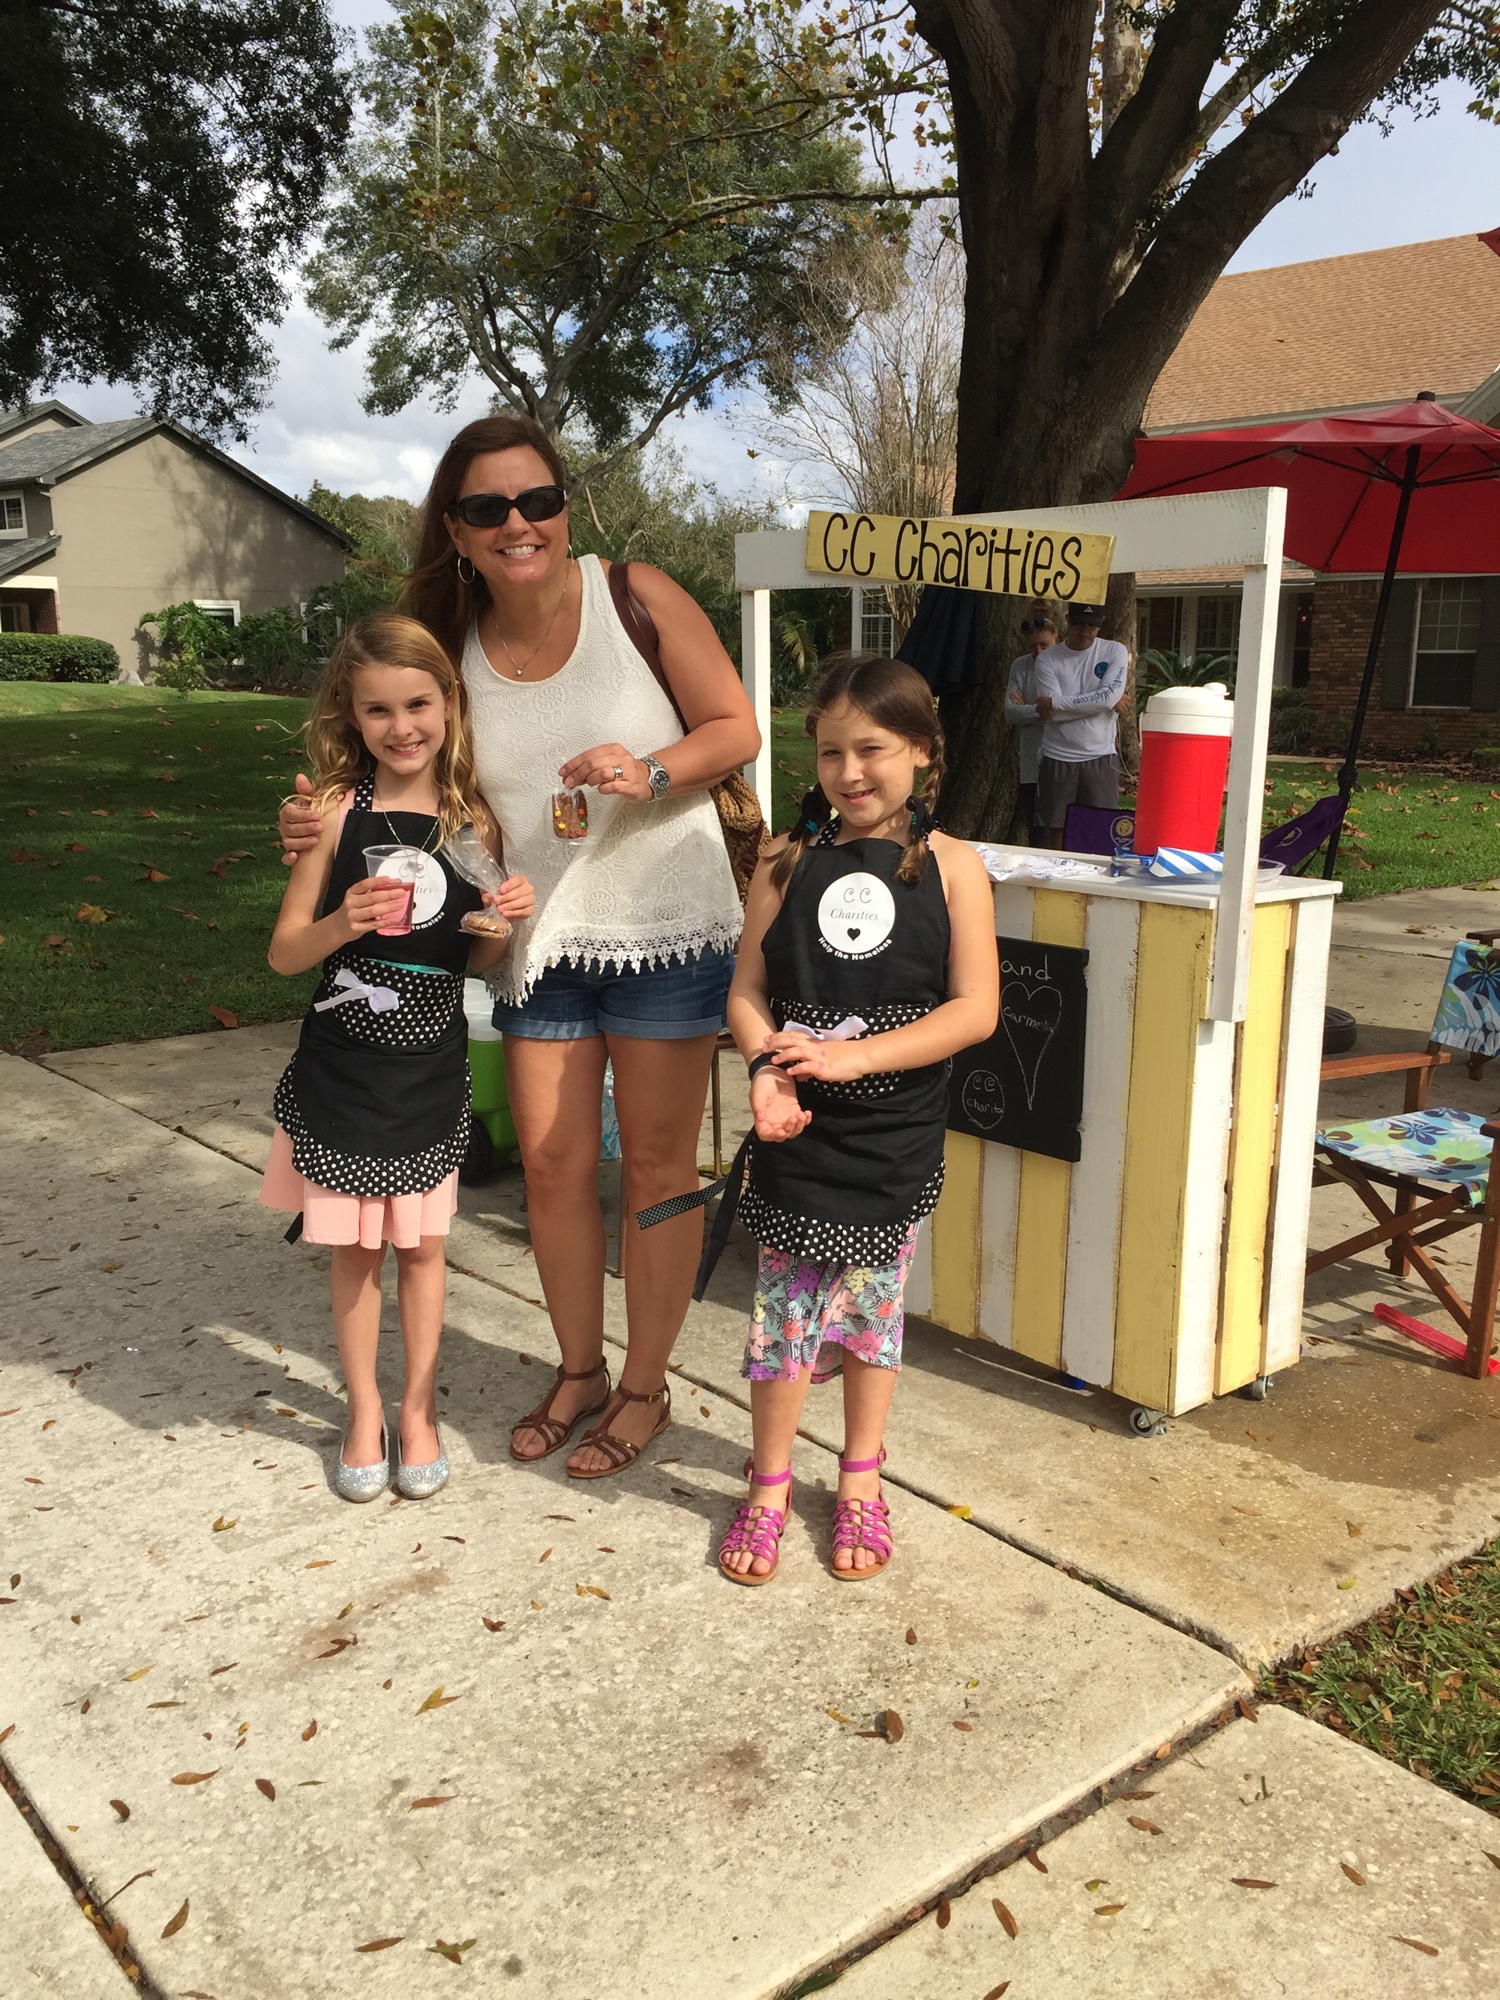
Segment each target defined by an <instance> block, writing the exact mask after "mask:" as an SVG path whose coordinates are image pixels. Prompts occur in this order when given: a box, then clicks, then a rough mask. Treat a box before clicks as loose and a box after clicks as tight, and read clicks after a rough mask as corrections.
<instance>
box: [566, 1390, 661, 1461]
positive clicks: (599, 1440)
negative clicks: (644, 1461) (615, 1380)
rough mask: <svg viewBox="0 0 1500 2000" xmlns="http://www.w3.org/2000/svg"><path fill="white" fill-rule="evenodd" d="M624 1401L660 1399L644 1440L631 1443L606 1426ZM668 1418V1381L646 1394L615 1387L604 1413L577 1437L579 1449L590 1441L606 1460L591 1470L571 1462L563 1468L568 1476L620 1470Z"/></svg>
mask: <svg viewBox="0 0 1500 2000" xmlns="http://www.w3.org/2000/svg"><path fill="white" fill-rule="evenodd" d="M627 1403H660V1404H661V1405H662V1412H661V1415H660V1417H658V1419H657V1421H656V1425H655V1428H654V1429H653V1430H652V1432H651V1435H650V1437H648V1438H647V1439H646V1441H645V1444H632V1443H631V1441H630V1439H629V1438H622V1437H615V1436H614V1435H613V1434H612V1433H611V1431H610V1428H609V1426H610V1424H611V1422H612V1421H613V1420H614V1418H615V1417H617V1416H618V1415H619V1413H620V1411H621V1410H622V1409H624V1407H625V1405H626V1404H627ZM671 1421H672V1389H671V1385H670V1384H669V1383H667V1382H663V1383H662V1385H661V1387H660V1388H659V1389H653V1390H652V1391H651V1393H650V1395H649V1396H642V1395H638V1394H637V1392H636V1391H635V1390H634V1389H623V1388H622V1389H616V1391H615V1393H614V1394H613V1395H612V1396H611V1397H610V1399H609V1402H608V1404H607V1405H606V1406H605V1410H604V1414H603V1416H602V1417H600V1419H599V1421H598V1423H597V1424H595V1425H594V1428H593V1429H592V1430H590V1431H585V1432H584V1434H583V1436H582V1437H581V1438H580V1439H579V1440H578V1447H577V1448H578V1450H579V1451H582V1450H583V1448H584V1446H585V1445H586V1444H589V1445H592V1446H593V1447H594V1449H595V1450H596V1451H602V1452H603V1453H604V1455H605V1457H606V1458H607V1459H608V1460H609V1464H608V1465H601V1466H600V1467H599V1468H598V1469H597V1470H596V1471H593V1472H575V1471H574V1470H573V1468H572V1466H571V1465H570V1466H568V1467H567V1468H566V1469H567V1474H568V1477H569V1479H608V1478H609V1477H610V1476H611V1474H613V1473H616V1472H623V1471H624V1470H625V1468H626V1466H627V1465H634V1464H635V1462H636V1460H637V1459H638V1458H639V1457H640V1455H641V1453H642V1452H643V1451H644V1450H645V1449H646V1445H648V1444H650V1443H651V1441H652V1439H653V1438H659V1437H660V1436H661V1434H662V1432H663V1431H664V1430H665V1429H666V1428H667V1426H668V1425H669V1424H670V1423H671Z"/></svg>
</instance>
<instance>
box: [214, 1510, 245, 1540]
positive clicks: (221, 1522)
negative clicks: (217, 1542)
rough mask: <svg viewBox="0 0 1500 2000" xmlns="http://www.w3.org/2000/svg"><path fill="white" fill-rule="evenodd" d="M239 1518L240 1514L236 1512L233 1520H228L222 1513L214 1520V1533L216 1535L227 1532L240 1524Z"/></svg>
mask: <svg viewBox="0 0 1500 2000" xmlns="http://www.w3.org/2000/svg"><path fill="white" fill-rule="evenodd" d="M239 1519H240V1517H239V1515H238V1514H236V1515H235V1517H234V1519H233V1520H232V1521H226V1520H225V1519H224V1516H223V1515H222V1514H221V1515H220V1516H219V1518H218V1520H217V1521H215V1522H214V1533H215V1534H216V1535H223V1534H227V1533H228V1531H229V1530H230V1529H231V1528H234V1527H238V1526H239Z"/></svg>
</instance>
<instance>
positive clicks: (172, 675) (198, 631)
mask: <svg viewBox="0 0 1500 2000" xmlns="http://www.w3.org/2000/svg"><path fill="white" fill-rule="evenodd" d="M140 624H141V626H142V627H144V626H147V625H154V626H155V627H156V650H157V660H156V678H157V679H158V680H159V681H160V682H161V683H162V684H163V686H165V687H169V688H175V689H176V691H177V693H178V694H191V693H192V692H193V690H194V689H196V688H206V687H207V686H208V669H209V668H210V667H212V668H214V669H215V671H216V672H222V671H223V670H224V669H225V668H227V667H228V666H229V664H230V662H231V661H232V660H233V659H234V657H235V654H236V653H237V652H238V651H239V645H238V640H237V637H236V633H235V628H234V627H233V626H232V625H226V624H224V622H223V621H222V619H218V618H212V617H210V616H209V614H208V612H206V611H202V610H200V609H199V607H198V606H197V605H196V604H191V603H187V604H169V605H167V607H166V609H165V610H163V611H147V612H145V613H144V614H143V615H142V617H141V621H140ZM138 629H139V628H138Z"/></svg>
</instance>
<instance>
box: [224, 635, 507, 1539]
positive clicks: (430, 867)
mask: <svg viewBox="0 0 1500 2000" xmlns="http://www.w3.org/2000/svg"><path fill="white" fill-rule="evenodd" d="M307 741H308V749H309V753H310V757H311V761H312V765H313V769H314V773H315V778H314V786H313V803H314V805H315V807H316V809H317V811H318V813H319V815H320V818H321V832H320V835H319V838H318V841H317V844H316V846H314V847H312V848H310V849H309V850H308V851H307V852H305V853H303V854H300V855H299V856H298V858H297V861H296V865H295V866H294V867H293V869H292V874H291V879H290V880H289V882H288V883H287V888H286V894H285V895H284V897H283V898H282V903H281V914H280V915H279V917H278V918H277V920H276V929H275V931H274V933H273V934H272V938H271V948H270V951H269V953H268V957H269V959H270V962H271V965H272V967H273V969H274V970H275V971H277V972H282V973H286V974H289V975H291V974H296V973H300V972H306V971H308V970H309V969H310V968H311V967H312V966H314V965H317V964H318V963H319V962H320V961H321V962H322V967H323V977H322V980H321V982H320V984H319V986H318V990H317V992H316V994H315V995H314V996H313V1002H312V1005H311V1007H310V1008H309V1010H308V1013H307V1016H306V1018H305V1019H304V1021H303V1023H302V1036H301V1040H300V1041H299V1043H298V1046H297V1051H296V1054H295V1055H294V1056H293V1057H292V1060H291V1062H290V1063H289V1064H288V1065H287V1068H286V1071H285V1073H284V1074H283V1076H282V1079H281V1082H280V1083H279V1084H278V1086H277V1089H276V1098H275V1111H276V1130H275V1133H274V1134H273V1136H272V1141H271V1157H270V1161H269V1164H268V1165H267V1168H266V1174H265V1179H264V1182H263V1183H262V1187H261V1196H260V1198H261V1202H262V1205H263V1206H265V1207H267V1208H275V1209H294V1210H296V1212H297V1213H296V1220H295V1221H294V1222H293V1224H292V1227H291V1229H289V1230H288V1232H287V1235H288V1238H289V1239H290V1240H293V1241H295V1239H296V1238H297V1236H299V1235H302V1236H305V1237H306V1238H307V1240H308V1241H309V1242H311V1243H320V1244H326V1245H328V1246H329V1247H330V1248H331V1250H332V1266H331V1280H330V1282H331V1290H332V1297H333V1321H334V1329H335V1332H336V1334H337V1338H338V1348H339V1359H340V1361H341V1362H342V1363H343V1369H344V1378H345V1381H346V1383H347V1384H348V1390H349V1421H348V1428H347V1431H346V1433H345V1437H344V1444H343V1449H342V1451H341V1453H340V1455H339V1462H338V1467H337V1470H336V1472H335V1475H334V1485H335V1489H336V1490H337V1491H338V1493H339V1494H341V1495H342V1497H343V1498H344V1499H346V1500H373V1499H374V1498H375V1496H376V1495H377V1494H378V1493H381V1492H383V1491H384V1490H385V1488H386V1487H387V1485H388V1484H389V1483H390V1476H391V1475H390V1462H389V1450H388V1444H387V1432H386V1423H385V1413H384V1409H383V1406H382V1403H381V1396H380V1388H379V1384H378V1382H377V1380H376V1373H375V1355H376V1347H377V1344H378V1341H379V1336H380V1272H381V1266H382V1264H383V1263H384V1260H385V1251H386V1245H387V1244H388V1243H389V1244H391V1245H393V1246H394V1248H395V1252H396V1267H397V1294H398V1297H399V1300H400V1306H401V1335H402V1341H403V1344H404V1346H405V1350H406V1385H405V1389H404V1392H403V1394H402V1398H401V1414H400V1422H399V1425H398V1428H397V1438H396V1446H397V1450H396V1458H397V1471H396V1477H395V1483H396V1486H397V1489H398V1490H399V1491H400V1492H401V1493H403V1494H404V1495H405V1496H406V1497H407V1498H408V1499H421V1498H424V1497H426V1496H427V1495H428V1494H431V1493H435V1492H437V1490H438V1488H439V1487H440V1486H442V1485H443V1484H444V1483H445V1481H446V1480H447V1477H448V1460H447V1455H446V1453H445V1452H444V1450H443V1444H442V1439H441V1437H440V1435H439V1433H438V1427H437V1410H436V1403H435V1386H436V1374H437V1356H438V1340H439V1337H440V1335H441V1332H442V1324H443V1300H444V1293H445V1277H446V1273H445V1269H444V1262H443V1239H444V1237H445V1236H446V1235H447V1233H448V1225H449V1222H450V1221H451V1219H452V1216H453V1213H454V1210H455V1208H456V1207H457V1186H458V1166H459V1162H460V1161H461V1160H462V1158H463V1155H464V1150H465V1147H466V1145H467V1142H468V1132H469V1072H468V1062H467V1043H468V1031H467V1027H466V1023H465V1016H464V1009H463V981H464V975H465V973H466V972H467V971H470V970H473V971H479V970H482V969H483V968H484V967H485V966H487V965H491V964H493V963H494V962H495V960H496V959H497V958H498V957H499V956H500V954H501V953H502V952H503V951H504V949H505V947H506V942H507V941H508V940H507V938H503V937H494V936H491V937H489V938H483V939H476V937H475V936H473V935H471V933H470V930H469V929H467V928H466V927H465V925H464V921H463V920H464V918H465V917H467V916H470V915H471V913H476V912H479V911H480V910H481V909H482V908H483V906H484V905H485V904H489V905H491V906H492V907H493V910H494V911H495V912H497V913H498V914H499V915H501V916H503V917H505V918H507V919H509V920H512V921H513V920H515V919H518V918H521V917H525V916H528V915H529V914H530V912H531V909H532V903H533V898H532V894H531V889H530V885H529V884H528V883H527V882H526V881H525V880H524V878H523V877H521V876H511V877H509V878H508V879H507V880H506V881H505V882H504V884H503V885H502V886H501V887H500V888H499V889H498V890H495V891H487V892H485V893H484V894H483V895H481V892H480V891H479V890H477V889H475V888H474V887H472V886H471V884H470V883H469V882H468V881H467V880H466V879H465V878H464V877H463V876H461V875H460V874H458V873H457V872H456V871H455V870H454V868H453V867H452V866H451V864H450V862H449V861H448V859H447V857H446V856H445V854H444V853H443V851H442V848H443V843H444V841H445V840H448V839H451V838H452V837H453V836H455V835H457V834H458V833H459V832H460V831H461V830H462V829H463V828H464V827H465V826H472V827H473V828H474V829H475V831H476V832H477V833H478V834H479V835H480V837H481V838H482V839H484V840H485V841H486V842H487V844H490V845H491V847H492V850H493V847H494V844H495V842H496V833H495V830H494V828H493V826H492V824H491V822H490V818H489V815H488V813H487V812H486V811H485V808H484V805H483V802H482V801H481V800H480V798H479V796H478V794H477V792H476V790H475V783H474V764H473V756H472V752H471V750H470V744H469V729H468V710H467V706H466V701H465V695H464V684H463V680H462V678H461V676H460V675H459V674H458V673H457V672H456V671H455V669H454V666H453V663H452V661H451V660H450V659H449V657H448V655H447V654H446V653H445V652H444V651H443V648H442V647H441V646H440V645H439V644H438V642H437V641H436V639H434V638H433V636H432V634H431V633H430V632H428V631H427V629H426V627H425V626H422V625H419V624H418V623H417V622H416V620H415V619H412V618H403V617H399V616H397V615H395V614H394V613H382V614H380V615H378V616H375V617H371V618H362V619H360V620H359V621H358V622H357V623H356V624H354V625H352V626H351V627H350V628H349V630H348V632H347V633H346V634H345V636H344V638H343V639H342V640H341V641H340V643H339V645H338V647H337V649H336V651H335V652H334V654H333V657H332V658H331V659H330V660H329V662H328V666H327V668H326V669H325V671H324V675H323V679H322V682H321V684H320V685H319V688H318V693H317V697H316V700H315V703H314V709H313V715H312V718H311V720H310V722H309V724H308V726H307ZM378 850H384V851H383V852H379V851H378ZM490 921H491V922H493V919H492V918H491V919H490ZM497 928H501V929H503V927H497Z"/></svg>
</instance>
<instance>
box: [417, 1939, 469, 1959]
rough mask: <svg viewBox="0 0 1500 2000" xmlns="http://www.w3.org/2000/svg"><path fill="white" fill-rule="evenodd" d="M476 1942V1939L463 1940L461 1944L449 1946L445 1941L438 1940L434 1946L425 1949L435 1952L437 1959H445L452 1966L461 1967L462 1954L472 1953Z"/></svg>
mask: <svg viewBox="0 0 1500 2000" xmlns="http://www.w3.org/2000/svg"><path fill="white" fill-rule="evenodd" d="M478 1942H479V1940H478V1938H465V1939H464V1941H463V1943H462V1944H449V1943H448V1942H447V1941H446V1940H445V1939H443V1938H439V1939H438V1941H437V1943H436V1944H430V1945H428V1947H427V1949H428V1950H429V1951H435V1952H436V1953H437V1955H438V1957H439V1958H446V1959H447V1960H449V1962H450V1963H451V1964H453V1965H462V1964H463V1962H464V1953H465V1952H466V1951H472V1950H473V1949H474V1947H475V1945H476V1944H478Z"/></svg>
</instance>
